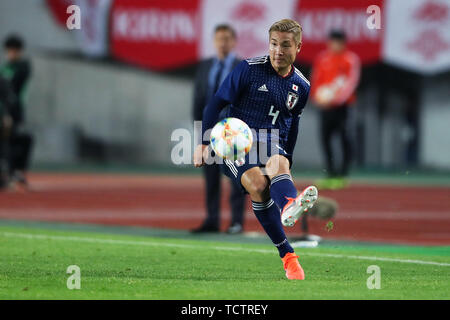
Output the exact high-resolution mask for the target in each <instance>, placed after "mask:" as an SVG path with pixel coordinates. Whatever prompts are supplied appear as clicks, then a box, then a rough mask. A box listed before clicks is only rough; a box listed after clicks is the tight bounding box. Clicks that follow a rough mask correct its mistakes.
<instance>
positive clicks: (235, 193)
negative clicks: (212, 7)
mask: <svg viewBox="0 0 450 320" xmlns="http://www.w3.org/2000/svg"><path fill="white" fill-rule="evenodd" d="M235 44H236V32H235V31H234V29H233V28H232V27H231V26H229V25H226V24H221V25H218V26H217V27H216V28H215V30H214V47H215V49H216V56H215V57H213V58H209V59H206V60H204V61H202V62H201V63H200V66H199V68H198V70H197V74H196V78H195V86H194V103H193V118H194V121H201V120H202V118H203V110H204V108H205V106H206V105H207V104H208V102H209V100H210V99H211V98H212V97H213V95H214V94H215V92H216V91H217V89H218V88H219V86H220V84H221V83H222V81H223V80H224V79H225V77H226V76H227V75H228V73H230V71H231V70H232V69H233V68H234V67H235V66H236V65H237V64H238V63H239V62H240V60H239V59H238V58H237V57H236V56H235V54H234V53H233V49H234V47H235ZM226 109H227V108H225V109H224V112H223V113H222V114H221V118H224V117H225V114H226ZM204 176H205V183H206V207H207V217H206V219H205V221H204V222H203V223H202V225H201V226H200V227H198V228H197V229H194V230H192V232H194V233H201V232H218V231H219V224H220V221H219V220H220V194H221V192H220V189H221V188H220V181H221V173H220V167H219V165H218V164H215V163H214V164H211V165H207V166H204ZM244 205H245V194H244V193H243V191H242V188H241V186H239V185H237V184H235V183H231V194H230V206H231V213H232V219H231V225H230V227H229V228H228V230H227V232H228V233H231V234H235V233H240V232H242V230H243V222H244V221H243V220H244Z"/></svg>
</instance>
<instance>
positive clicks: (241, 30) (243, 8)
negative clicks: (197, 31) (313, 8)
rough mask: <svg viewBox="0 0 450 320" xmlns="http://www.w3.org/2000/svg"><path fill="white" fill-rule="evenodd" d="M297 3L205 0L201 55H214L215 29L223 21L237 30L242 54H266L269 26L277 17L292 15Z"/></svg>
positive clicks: (286, 0) (239, 48) (248, 55)
mask: <svg viewBox="0 0 450 320" xmlns="http://www.w3.org/2000/svg"><path fill="white" fill-rule="evenodd" d="M295 5H296V2H295V1H292V0H277V1H274V0H227V1H217V0H203V5H202V8H201V16H202V33H201V34H202V37H201V43H200V57H202V58H203V57H208V56H211V55H213V54H214V47H213V41H212V39H213V30H214V28H215V26H216V25H218V24H220V23H227V24H230V25H231V26H233V28H234V29H235V30H236V32H237V39H238V41H237V47H236V53H237V55H238V56H239V57H241V58H249V57H256V56H261V55H265V54H267V53H268V43H269V34H268V30H269V28H270V26H271V25H272V23H274V22H275V21H277V20H281V19H283V18H293V13H294V9H295Z"/></svg>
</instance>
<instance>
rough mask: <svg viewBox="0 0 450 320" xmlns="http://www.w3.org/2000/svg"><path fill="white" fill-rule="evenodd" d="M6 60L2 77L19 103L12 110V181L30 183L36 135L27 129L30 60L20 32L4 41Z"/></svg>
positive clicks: (10, 162) (1, 68) (10, 136)
mask: <svg viewBox="0 0 450 320" xmlns="http://www.w3.org/2000/svg"><path fill="white" fill-rule="evenodd" d="M4 49H5V54H6V59H7V61H6V63H5V64H3V65H2V66H0V76H2V77H3V78H5V79H6V80H7V81H8V82H9V84H10V87H11V88H12V91H13V92H14V94H15V96H16V98H17V99H16V103H15V104H14V105H13V106H12V107H11V109H10V116H11V119H12V126H11V129H10V133H9V172H10V179H11V182H13V183H15V182H19V183H21V184H24V185H26V184H27V180H26V177H25V173H26V170H27V169H28V163H29V157H30V151H31V147H32V143H33V138H32V136H31V135H30V134H29V133H27V132H25V131H24V128H23V124H24V121H25V119H24V118H25V117H24V107H25V106H24V96H25V92H26V89H27V84H28V80H29V77H30V73H31V67H30V62H29V61H28V60H26V59H25V58H24V57H23V49H24V42H23V40H22V39H21V38H20V37H19V36H16V35H11V36H9V37H8V38H7V39H6V40H5V42H4Z"/></svg>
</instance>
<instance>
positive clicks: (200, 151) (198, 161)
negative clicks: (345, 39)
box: [194, 144, 209, 168]
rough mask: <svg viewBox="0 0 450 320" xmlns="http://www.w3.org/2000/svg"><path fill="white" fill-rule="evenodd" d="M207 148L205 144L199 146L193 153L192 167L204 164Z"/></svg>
mask: <svg viewBox="0 0 450 320" xmlns="http://www.w3.org/2000/svg"><path fill="white" fill-rule="evenodd" d="M208 152H209V150H208V146H207V145H206V144H199V145H198V146H197V147H196V148H195V151H194V167H197V168H198V167H201V166H203V165H204V164H205V159H206V158H207V157H208Z"/></svg>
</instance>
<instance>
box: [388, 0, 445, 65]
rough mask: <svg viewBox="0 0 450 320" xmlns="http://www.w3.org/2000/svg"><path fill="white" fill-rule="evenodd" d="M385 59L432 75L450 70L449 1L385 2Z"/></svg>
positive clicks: (399, 0)
mask: <svg viewBox="0 0 450 320" xmlns="http://www.w3.org/2000/svg"><path fill="white" fill-rule="evenodd" d="M384 27H385V32H384V43H383V59H384V61H386V62H387V63H391V64H394V65H398V66H400V67H403V68H406V69H410V70H413V71H417V72H421V73H425V74H433V73H436V72H441V71H446V70H448V69H450V0H386V5H385V22H384Z"/></svg>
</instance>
